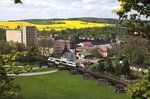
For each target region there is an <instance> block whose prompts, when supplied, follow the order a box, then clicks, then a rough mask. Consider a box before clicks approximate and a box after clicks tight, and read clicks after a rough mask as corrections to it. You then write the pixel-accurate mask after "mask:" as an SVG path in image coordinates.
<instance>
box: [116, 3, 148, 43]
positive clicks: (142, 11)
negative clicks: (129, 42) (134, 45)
mask: <svg viewBox="0 0 150 99" xmlns="http://www.w3.org/2000/svg"><path fill="white" fill-rule="evenodd" d="M118 1H119V2H120V9H118V10H114V12H115V13H116V14H117V15H118V16H119V19H120V20H121V21H122V20H129V21H128V23H127V28H128V33H129V34H131V35H137V36H142V37H145V38H147V39H149V40H150V25H149V24H148V23H147V22H144V21H141V17H144V18H149V17H150V0H118ZM130 12H132V13H130Z"/></svg>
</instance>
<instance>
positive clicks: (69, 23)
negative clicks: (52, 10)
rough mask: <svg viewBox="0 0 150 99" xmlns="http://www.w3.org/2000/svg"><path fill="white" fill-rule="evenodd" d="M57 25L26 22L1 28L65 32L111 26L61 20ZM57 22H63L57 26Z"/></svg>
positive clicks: (7, 24)
mask: <svg viewBox="0 0 150 99" xmlns="http://www.w3.org/2000/svg"><path fill="white" fill-rule="evenodd" d="M54 22H56V23H55V24H48V23H46V24H43V23H41V24H39V23H40V22H39V23H38V24H36V23H30V22H24V21H16V22H0V28H5V29H16V28H17V26H18V25H20V26H36V27H37V28H38V30H40V31H42V30H51V29H54V30H65V29H67V28H70V29H73V28H77V29H79V28H88V27H104V26H110V25H111V24H103V23H91V22H83V21H77V20H62V21H61V20H59V21H54ZM57 22H63V23H65V24H63V23H61V24H60V23H59V24H57Z"/></svg>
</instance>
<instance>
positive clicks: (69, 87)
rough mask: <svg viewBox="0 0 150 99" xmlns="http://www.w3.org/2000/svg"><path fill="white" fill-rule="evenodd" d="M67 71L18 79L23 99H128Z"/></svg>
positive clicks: (111, 89) (109, 88) (109, 87)
mask: <svg viewBox="0 0 150 99" xmlns="http://www.w3.org/2000/svg"><path fill="white" fill-rule="evenodd" d="M81 78H82V76H81V75H70V74H69V73H68V72H67V71H59V72H57V73H53V74H45V75H39V76H31V77H18V78H15V81H16V82H17V83H18V84H20V86H21V96H22V97H23V98H24V99H130V98H129V97H128V96H127V95H126V94H115V93H113V87H112V86H104V85H101V86H97V85H96V81H95V80H83V79H81Z"/></svg>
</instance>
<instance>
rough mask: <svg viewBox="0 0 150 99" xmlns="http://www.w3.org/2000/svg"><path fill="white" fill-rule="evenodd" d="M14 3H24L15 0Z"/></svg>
mask: <svg viewBox="0 0 150 99" xmlns="http://www.w3.org/2000/svg"><path fill="white" fill-rule="evenodd" d="M14 3H15V4H17V3H22V1H21V0H14Z"/></svg>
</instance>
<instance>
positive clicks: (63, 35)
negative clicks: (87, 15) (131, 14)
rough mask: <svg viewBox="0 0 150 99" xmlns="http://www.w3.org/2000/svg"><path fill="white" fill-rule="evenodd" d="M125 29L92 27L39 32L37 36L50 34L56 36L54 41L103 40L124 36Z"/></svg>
mask: <svg viewBox="0 0 150 99" xmlns="http://www.w3.org/2000/svg"><path fill="white" fill-rule="evenodd" d="M125 31H126V29H125V28H122V27H115V26H114V27H101V28H98V27H94V28H85V29H66V30H62V31H55V30H51V31H39V33H38V36H45V35H50V34H53V35H55V34H58V36H57V37H55V38H56V39H68V38H70V39H72V40H74V39H76V38H78V37H79V36H89V37H96V38H100V39H104V38H105V36H106V35H107V36H108V37H109V40H110V39H114V38H115V36H116V35H124V33H125Z"/></svg>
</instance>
